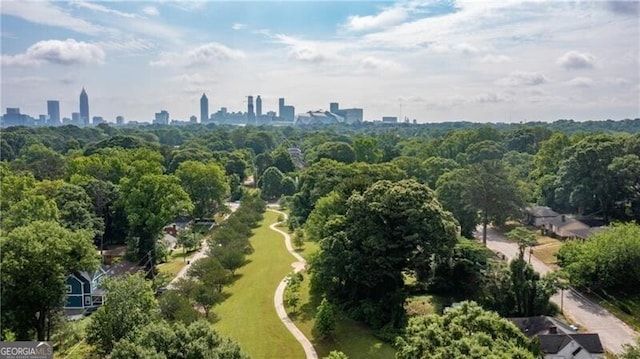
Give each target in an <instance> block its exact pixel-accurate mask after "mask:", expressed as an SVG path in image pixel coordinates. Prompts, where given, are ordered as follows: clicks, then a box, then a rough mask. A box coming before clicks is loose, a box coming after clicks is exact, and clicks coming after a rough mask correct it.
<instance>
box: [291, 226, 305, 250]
mask: <svg viewBox="0 0 640 359" xmlns="http://www.w3.org/2000/svg"><path fill="white" fill-rule="evenodd" d="M293 245H294V246H295V247H296V248H297V249H298V250H300V249H301V248H302V247H303V246H304V231H303V230H302V228H296V230H295V231H294V232H293Z"/></svg>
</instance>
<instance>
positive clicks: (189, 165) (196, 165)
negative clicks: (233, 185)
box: [175, 161, 229, 218]
mask: <svg viewBox="0 0 640 359" xmlns="http://www.w3.org/2000/svg"><path fill="white" fill-rule="evenodd" d="M175 174H176V177H178V178H179V179H180V183H181V185H182V188H184V190H185V191H186V192H187V193H188V194H189V197H190V198H191V200H192V201H193V205H194V208H193V216H194V217H196V218H212V217H213V215H214V214H215V213H217V212H219V211H220V209H221V208H222V206H223V202H224V199H225V197H226V195H227V194H228V192H229V185H228V184H227V181H226V178H225V173H224V169H222V168H221V167H220V165H218V164H217V163H215V162H209V163H201V162H196V161H185V162H182V163H181V164H180V166H178V169H177V170H176V173H175Z"/></svg>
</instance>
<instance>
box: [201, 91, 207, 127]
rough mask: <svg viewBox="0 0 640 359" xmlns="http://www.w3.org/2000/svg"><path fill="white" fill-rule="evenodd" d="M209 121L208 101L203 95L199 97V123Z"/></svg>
mask: <svg viewBox="0 0 640 359" xmlns="http://www.w3.org/2000/svg"><path fill="white" fill-rule="evenodd" d="M208 120H209V99H208V98H207V95H205V94H204V93H203V94H202V97H200V123H205V122H207V121H208Z"/></svg>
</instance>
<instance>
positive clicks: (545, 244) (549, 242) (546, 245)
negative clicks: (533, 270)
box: [533, 235, 562, 269]
mask: <svg viewBox="0 0 640 359" xmlns="http://www.w3.org/2000/svg"><path fill="white" fill-rule="evenodd" d="M537 241H538V244H537V245H536V246H535V247H533V256H534V257H536V258H538V259H539V260H540V261H541V262H542V263H544V264H546V265H548V266H549V267H551V268H553V269H558V268H559V267H558V264H557V261H558V259H557V258H556V254H557V253H558V250H559V249H560V247H561V246H562V242H561V241H559V240H557V239H554V238H551V237H547V236H541V235H538V238H537Z"/></svg>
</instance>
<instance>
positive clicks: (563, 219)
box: [562, 214, 567, 222]
mask: <svg viewBox="0 0 640 359" xmlns="http://www.w3.org/2000/svg"><path fill="white" fill-rule="evenodd" d="M566 221H567V218H566V217H565V215H564V214H563V215H562V222H566Z"/></svg>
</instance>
